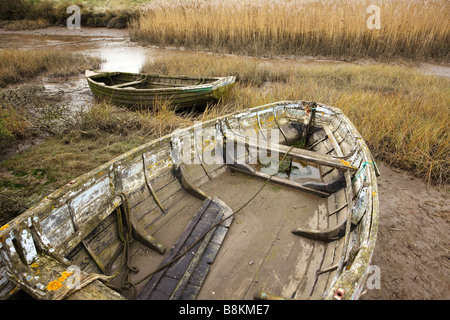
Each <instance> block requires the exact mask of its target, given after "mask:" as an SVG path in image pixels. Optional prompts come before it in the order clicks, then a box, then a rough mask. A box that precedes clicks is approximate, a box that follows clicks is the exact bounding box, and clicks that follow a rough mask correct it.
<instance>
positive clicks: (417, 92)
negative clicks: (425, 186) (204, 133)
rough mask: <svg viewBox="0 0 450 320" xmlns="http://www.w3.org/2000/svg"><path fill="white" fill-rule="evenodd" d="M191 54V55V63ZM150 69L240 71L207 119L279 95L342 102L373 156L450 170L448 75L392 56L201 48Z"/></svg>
mask: <svg viewBox="0 0 450 320" xmlns="http://www.w3.org/2000/svg"><path fill="white" fill-rule="evenodd" d="M193 62H194V63H193ZM142 70H143V71H145V72H155V73H158V72H162V71H164V73H166V74H171V75H183V74H192V75H201V74H203V75H204V76H220V75H228V74H231V75H236V76H237V77H238V79H240V81H239V83H238V84H237V85H236V86H235V88H234V90H233V91H231V93H230V94H229V95H228V96H226V97H225V99H224V100H223V101H222V102H221V103H219V104H218V105H215V106H211V107H210V108H208V109H207V110H206V112H205V113H204V114H203V115H202V119H203V120H206V119H211V118H214V117H216V116H219V115H222V114H226V113H229V112H234V111H238V110H243V109H246V108H249V107H253V106H258V105H261V104H265V103H270V102H274V101H279V100H299V99H300V100H314V101H318V102H322V103H325V104H328V105H332V106H336V107H338V108H340V109H341V110H342V111H343V112H344V113H345V114H346V115H347V116H348V117H349V118H350V119H351V120H352V122H353V123H354V124H355V125H356V127H357V128H358V130H359V131H360V133H361V134H362V136H363V137H364V139H365V141H366V142H367V143H368V145H369V147H370V149H371V151H372V153H373V154H374V156H375V157H376V158H377V159H379V160H383V161H385V162H386V163H388V164H390V165H392V166H394V167H399V168H402V169H406V170H409V171H411V172H413V173H414V174H415V175H416V176H417V177H420V178H421V179H423V180H424V181H427V182H430V183H431V182H433V183H437V184H447V183H448V182H449V178H450V160H449V159H450V137H449V130H448V128H449V127H448V124H449V123H450V112H449V105H450V90H449V89H448V88H449V81H450V80H449V79H447V78H440V77H436V76H428V75H423V74H420V73H418V72H416V71H414V70H412V69H409V68H407V67H401V66H393V65H387V64H374V65H355V64H348V63H341V64H332V65H328V64H326V63H297V62H295V60H280V59H263V60H261V59H254V58H251V57H248V58H244V57H233V56H219V57H218V56H216V55H210V54H202V53H183V54H182V55H180V54H178V55H177V54H173V55H166V56H165V57H162V58H159V59H156V60H152V61H148V62H147V63H146V64H144V66H143V67H142Z"/></svg>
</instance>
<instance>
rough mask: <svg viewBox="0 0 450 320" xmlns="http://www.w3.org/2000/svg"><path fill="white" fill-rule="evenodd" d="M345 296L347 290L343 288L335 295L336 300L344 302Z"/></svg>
mask: <svg viewBox="0 0 450 320" xmlns="http://www.w3.org/2000/svg"><path fill="white" fill-rule="evenodd" d="M344 294H345V289H343V288H338V289H337V290H336V292H335V293H334V296H333V297H334V298H335V299H336V300H342V298H343V297H344Z"/></svg>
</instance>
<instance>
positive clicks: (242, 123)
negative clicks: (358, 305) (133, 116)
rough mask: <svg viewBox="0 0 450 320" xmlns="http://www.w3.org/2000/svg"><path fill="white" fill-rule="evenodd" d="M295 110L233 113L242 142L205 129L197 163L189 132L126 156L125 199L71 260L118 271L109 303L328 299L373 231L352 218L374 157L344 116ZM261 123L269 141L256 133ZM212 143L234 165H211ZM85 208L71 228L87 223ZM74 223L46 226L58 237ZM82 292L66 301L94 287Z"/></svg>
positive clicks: (101, 271) (230, 128)
mask: <svg viewBox="0 0 450 320" xmlns="http://www.w3.org/2000/svg"><path fill="white" fill-rule="evenodd" d="M268 110H269V111H270V109H268ZM293 110H294V109H293ZM294 111H295V110H294ZM294 111H292V112H291V113H290V112H289V110H288V111H286V110H285V109H281V108H280V109H279V111H275V109H273V110H272V111H270V112H265V113H261V114H258V116H255V115H254V114H253V115H249V116H248V117H247V118H246V119H244V120H243V118H242V117H241V118H231V117H230V118H224V119H223V120H221V122H220V123H221V125H222V126H223V127H222V128H221V130H223V129H224V128H226V130H225V131H222V132H226V134H224V135H226V140H223V141H225V142H224V143H225V144H226V145H227V146H231V145H233V148H225V145H224V144H222V145H221V144H220V143H219V140H218V138H217V137H218V136H217V130H218V129H217V126H216V125H205V127H204V128H203V130H204V131H203V133H202V134H203V136H202V137H203V140H202V143H200V144H196V145H200V146H202V148H200V149H195V151H192V154H190V156H191V157H192V158H191V160H192V159H194V160H195V159H196V160H197V161H191V162H193V163H189V162H188V161H182V162H177V163H174V160H173V155H174V151H173V150H174V148H175V149H176V145H177V143H179V142H180V141H181V139H179V138H177V139H174V138H173V136H172V140H171V142H170V145H171V146H172V149H171V148H168V147H167V146H168V144H167V141H166V140H167V139H165V140H164V139H163V140H161V141H160V143H159V144H156V145H153V146H152V148H151V150H147V149H146V150H141V151H140V153H139V156H137V157H134V158H133V157H131V156H130V157H128V158H127V159H125V158H124V159H123V161H121V162H115V163H114V165H112V166H113V167H114V168H115V169H117V170H119V169H120V168H122V167H125V166H128V167H127V170H126V171H122V173H120V174H117V175H116V177H115V178H114V181H115V188H116V189H117V190H121V191H122V192H120V194H119V197H115V198H114V199H120V201H117V202H115V203H114V205H109V206H106V207H105V206H103V207H102V212H103V213H102V217H101V218H96V219H95V223H90V224H86V225H89V226H90V227H89V228H84V229H86V230H84V231H83V232H84V235H83V236H82V237H80V239H81V238H82V240H80V241H74V242H73V243H74V245H73V246H72V247H70V248H71V249H70V251H68V252H67V253H66V254H64V259H66V260H68V261H69V262H70V264H72V265H76V266H79V267H80V268H81V270H82V272H83V274H87V275H106V276H108V277H109V278H108V280H109V283H110V284H109V285H108V286H103V285H102V286H101V288H102V290H103V291H102V292H106V291H108V292H109V293H107V294H106V293H105V297H108V298H109V299H112V298H122V297H124V298H127V299H142V300H144V299H155V300H166V299H204V300H207V299H231V300H236V299H239V300H241V299H315V298H319V299H320V298H323V297H324V295H326V294H327V291H328V290H329V288H330V286H331V285H332V284H333V282H334V281H335V279H336V276H337V275H339V273H340V272H342V270H343V268H345V266H346V265H350V264H351V260H352V255H353V256H354V254H355V253H356V252H357V250H358V248H359V246H360V245H361V242H363V241H364V239H363V238H364V237H367V232H368V231H367V230H365V229H366V226H365V225H366V223H365V222H364V223H359V220H358V221H355V220H354V218H353V217H352V223H351V224H350V223H349V219H350V218H349V217H350V216H349V212H350V209H351V207H352V208H353V207H354V204H355V203H359V202H361V201H363V200H364V199H365V198H363V197H361V194H365V192H366V189H367V184H365V183H362V182H361V183H360V181H359V180H361V179H357V181H356V183H355V178H358V177H357V176H356V175H355V173H356V172H357V169H358V167H360V166H361V164H362V162H363V161H365V160H366V159H365V158H364V156H363V154H362V153H361V152H360V151H359V147H357V140H358V138H359V137H355V135H354V134H352V132H351V130H350V129H349V127H348V126H347V125H346V122H345V120H344V119H343V118H341V117H339V116H333V117H330V116H329V115H328V117H327V118H326V119H325V118H323V119H321V118H322V114H321V113H320V114H319V113H318V114H317V115H316V114H315V109H314V108H313V111H314V112H311V110H310V111H307V110H306V111H305V110H304V109H301V110H299V111H295V112H294ZM263 128H265V129H274V128H275V132H277V135H276V136H277V140H276V142H275V143H271V144H270V145H269V146H268V145H267V144H265V143H263V142H264V141H272V142H273V140H272V136H270V133H268V132H272V133H273V132H274V131H269V130H267V131H264V130H262V129H263ZM255 131H257V132H258V134H259V135H258V139H248V137H249V136H252V134H254V133H255ZM214 132H216V133H214ZM263 132H265V133H264V134H262V133H263ZM194 136H195V135H194ZM214 137H215V138H214ZM245 137H247V139H246V138H245ZM252 137H253V136H252ZM238 145H240V146H242V148H241V149H239V148H238V147H237V146H238ZM217 146H220V149H217ZM208 148H209V149H208ZM199 150H200V152H199ZM207 150H209V151H208V152H209V154H210V155H211V156H213V157H214V156H216V155H217V151H218V150H226V151H224V154H221V155H220V156H221V157H222V158H223V157H226V158H227V159H228V160H230V159H231V160H232V161H225V162H224V161H222V162H221V163H220V162H218V163H211V161H205V158H202V155H203V156H204V154H203V153H205V152H206V151H207ZM230 150H231V151H230ZM239 150H241V151H242V152H238V151H239ZM255 150H266V151H267V152H265V153H261V152H255ZM262 154H263V155H262ZM272 156H273V157H272ZM275 156H276V157H275ZM349 158H352V161H351V164H350V163H349V161H350V160H349ZM352 179H353V181H351V180H352ZM105 181H108V180H105ZM361 181H362V180H361ZM105 184H107V182H105ZM84 201H85V202H86V203H88V204H89V203H91V205H92V204H93V203H94V202H95V201H96V200H95V199H94V200H92V199H86V197H85V199H84ZM75 202H76V201H75V200H73V201H72V203H71V204H69V205H68V207H69V209H70V208H71V207H72V208H76V207H77V203H75ZM366 207H367V203H364V211H366V210H369V211H370V210H371V209H370V206H369V208H368V209H365V208H366ZM61 210H62V209H61ZM69 211H70V210H69ZM72 211H76V210H74V209H72ZM353 211H354V210H353ZM362 214H364V212H363V213H362ZM60 216H61V215H60ZM74 216H75V215H72V219H71V218H67V221H66V222H64V223H65V225H66V228H68V227H67V226H68V225H70V228H73V229H75V230H77V225H78V226H80V225H82V224H83V221H81V218H77V219H78V221H76V219H73V217H74ZM69 217H70V215H69ZM58 219H61V218H58ZM359 219H361V218H359ZM364 219H370V215H368V214H366V215H365V218H363V220H364ZM91 221H92V220H91ZM64 223H62V222H61V223H60V227H55V226H54V224H53V225H52V226H47V227H45V228H46V230H43V232H44V233H46V234H47V237H48V238H49V239H52V238H54V239H56V238H57V237H60V235H58V233H61V232H62V231H61V228H62V226H63V225H64ZM45 228H44V229H45ZM81 229H82V228H81V227H78V230H81ZM78 235H80V233H78ZM72 237H73V236H72ZM71 239H72V238H71ZM70 241H72V240H70V239H69V240H66V242H65V243H68V242H70ZM75 244H76V245H75ZM61 254H62V253H61ZM95 279H99V280H102V278H101V276H98V277H97V278H95ZM95 283H97V284H96V285H97V286H98V281H97V280H96V282H95ZM91 285H93V284H89V285H87V286H86V287H84V288H89V286H91ZM47 288H48V287H47ZM82 291H83V290H79V291H77V292H75V293H73V294H70V295H69V294H67V295H66V296H64V298H68V299H79V298H80V295H82V296H81V297H84V296H83V294H84V295H86V294H89V293H86V292H89V290H87V289H86V290H84V293H83V292H82ZM91 291H92V290H91ZM116 291H117V292H120V296H117V295H116V294H115V292H116ZM96 292H100V289H98V288H97V289H96ZM92 294H93V293H92Z"/></svg>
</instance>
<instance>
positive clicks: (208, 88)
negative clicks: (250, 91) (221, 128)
mask: <svg viewBox="0 0 450 320" xmlns="http://www.w3.org/2000/svg"><path fill="white" fill-rule="evenodd" d="M86 79H87V81H88V84H89V87H90V89H91V91H92V93H93V94H94V95H95V97H96V98H98V99H101V100H105V101H108V102H111V103H114V104H118V105H125V106H128V107H135V108H136V107H137V108H139V107H149V106H153V105H155V103H169V104H172V105H177V106H181V107H194V106H201V105H206V104H207V103H208V102H214V101H217V100H218V99H219V98H220V97H221V96H222V95H223V94H224V93H225V92H226V91H228V90H229V89H231V87H232V86H233V84H234V82H235V81H236V78H235V77H232V76H230V77H217V78H194V77H168V76H160V75H150V74H139V73H137V74H136V73H125V72H92V71H86Z"/></svg>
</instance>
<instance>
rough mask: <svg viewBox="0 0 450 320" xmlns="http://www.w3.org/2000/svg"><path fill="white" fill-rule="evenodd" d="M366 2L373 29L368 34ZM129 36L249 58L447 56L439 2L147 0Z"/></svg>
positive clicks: (447, 24)
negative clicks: (374, 19)
mask: <svg viewBox="0 0 450 320" xmlns="http://www.w3.org/2000/svg"><path fill="white" fill-rule="evenodd" d="M370 5H378V6H379V7H380V8H381V28H380V29H369V28H368V27H367V20H368V19H369V17H370V15H371V13H372V12H369V13H367V8H368V7H369V6H370ZM131 36H132V39H135V40H137V41H141V42H146V43H152V44H156V45H161V46H183V47H187V48H195V49H202V50H203V49H206V50H210V51H214V52H222V53H236V54H248V55H254V56H274V55H304V56H323V57H333V58H345V59H360V58H376V59H392V58H406V59H414V60H424V59H430V58H431V59H438V60H446V61H448V59H449V52H450V4H449V2H448V1H446V0H434V1H433V0H416V1H408V0H396V1H381V0H370V1H369V0H356V1H355V0H330V1H307V0H302V1H281V0H264V1H257V2H256V1H251V0H228V1H223V0H212V1H210V0H208V1H207V0H170V1H169V0H154V1H151V2H149V3H148V4H147V5H146V6H145V7H144V8H143V9H142V10H141V12H140V17H139V19H137V20H135V21H133V22H132V24H131Z"/></svg>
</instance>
